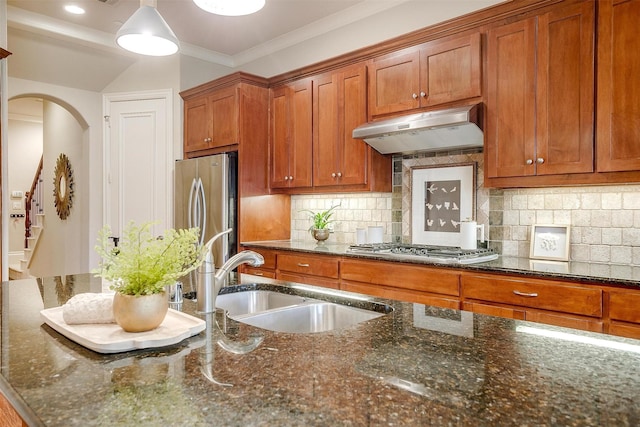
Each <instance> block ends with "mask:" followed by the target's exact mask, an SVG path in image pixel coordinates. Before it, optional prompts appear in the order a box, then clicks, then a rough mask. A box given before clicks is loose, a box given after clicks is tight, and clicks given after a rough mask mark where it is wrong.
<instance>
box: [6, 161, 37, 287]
mask: <svg viewBox="0 0 640 427" xmlns="http://www.w3.org/2000/svg"><path fill="white" fill-rule="evenodd" d="M42 181H43V180H42V158H40V164H39V165H38V169H37V170H36V173H35V177H34V179H33V183H32V184H31V190H30V191H29V192H28V193H27V195H26V197H25V219H24V250H23V251H22V254H20V253H14V254H10V255H9V280H17V279H27V278H30V277H32V276H31V275H30V274H29V267H30V266H31V261H32V260H33V256H34V254H35V252H36V250H37V249H38V241H39V240H40V236H41V235H42V232H43V230H44V190H43V185H42Z"/></svg>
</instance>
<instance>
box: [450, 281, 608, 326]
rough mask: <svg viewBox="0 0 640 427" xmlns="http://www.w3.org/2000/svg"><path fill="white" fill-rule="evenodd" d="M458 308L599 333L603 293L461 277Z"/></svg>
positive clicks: (566, 285)
mask: <svg viewBox="0 0 640 427" xmlns="http://www.w3.org/2000/svg"><path fill="white" fill-rule="evenodd" d="M461 281H462V299H463V303H462V307H463V309H465V310H470V311H473V312H477V313H482V314H489V315H494V316H501V317H509V318H512V319H520V320H529V321H532V322H538V323H548V324H552V325H556V326H564V327H571V328H576V329H583V330H589V331H593V332H603V330H604V329H603V325H604V323H603V321H602V317H603V313H604V311H603V310H604V309H603V291H602V289H600V288H597V287H593V286H578V285H573V284H571V283H567V282H557V281H553V280H540V279H523V278H520V277H509V276H498V275H485V274H463V275H462V280H461Z"/></svg>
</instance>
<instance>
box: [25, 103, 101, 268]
mask: <svg viewBox="0 0 640 427" xmlns="http://www.w3.org/2000/svg"><path fill="white" fill-rule="evenodd" d="M43 107H44V114H43V168H42V174H43V175H42V176H43V180H44V182H43V184H44V186H45V187H44V215H45V217H44V221H45V227H44V230H43V231H42V234H41V235H40V239H39V242H38V246H37V248H36V255H35V256H34V258H33V261H32V264H31V266H30V267H29V272H30V273H31V275H33V276H36V277H44V276H56V275H65V274H73V273H81V272H86V271H87V269H86V265H87V264H88V252H87V250H86V244H85V243H84V241H85V240H86V234H87V233H86V231H84V230H85V229H86V227H85V226H84V222H83V219H84V210H85V208H84V207H85V205H86V197H87V196H88V195H89V191H87V188H86V185H85V182H86V170H85V168H86V166H85V165H86V164H88V162H86V160H85V159H84V157H85V156H86V155H87V154H88V150H85V149H84V147H83V134H84V130H83V128H82V126H80V124H79V123H78V121H77V120H76V118H75V117H74V116H73V115H72V114H71V113H69V111H67V110H66V109H64V108H63V107H61V106H60V105H58V104H55V103H53V102H50V101H47V100H45V101H44V105H43ZM60 154H65V155H66V156H67V157H68V158H69V163H70V165H71V167H72V171H73V179H74V184H73V190H74V192H73V196H72V206H71V209H70V213H69V216H68V217H67V218H66V219H65V220H61V219H60V218H59V217H58V215H57V212H56V208H55V205H54V197H53V177H54V176H55V173H54V170H55V167H56V161H57V159H58V156H59V155H60ZM41 253H46V254H47V256H38V255H37V254H41Z"/></svg>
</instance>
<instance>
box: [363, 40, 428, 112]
mask: <svg viewBox="0 0 640 427" xmlns="http://www.w3.org/2000/svg"><path fill="white" fill-rule="evenodd" d="M369 82H370V83H369V116H370V117H372V116H378V115H381V114H390V113H396V112H399V111H406V110H411V109H413V108H417V107H419V106H420V100H419V93H420V52H419V51H418V49H417V48H413V49H409V50H405V51H403V53H401V54H392V55H386V56H383V57H380V58H376V59H374V60H373V61H371V65H370V67H369Z"/></svg>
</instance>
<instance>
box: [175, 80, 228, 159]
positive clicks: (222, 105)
mask: <svg viewBox="0 0 640 427" xmlns="http://www.w3.org/2000/svg"><path fill="white" fill-rule="evenodd" d="M238 110H239V105H238V88H237V87H236V86H233V87H227V88H223V89H219V90H214V91H212V93H210V94H206V95H203V96H198V97H195V98H191V99H186V100H185V103H184V124H185V126H184V150H185V152H194V151H199V150H206V149H210V148H218V147H224V146H229V145H234V144H238V142H239V139H238V114H239V111H238Z"/></svg>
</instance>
